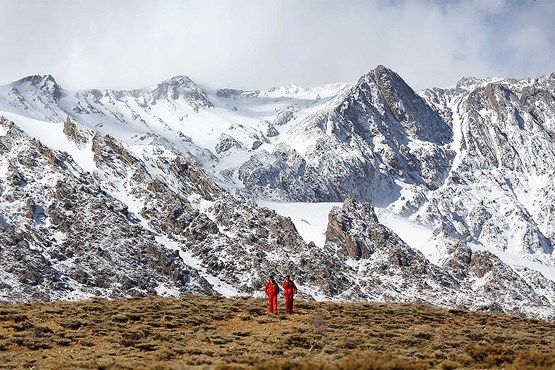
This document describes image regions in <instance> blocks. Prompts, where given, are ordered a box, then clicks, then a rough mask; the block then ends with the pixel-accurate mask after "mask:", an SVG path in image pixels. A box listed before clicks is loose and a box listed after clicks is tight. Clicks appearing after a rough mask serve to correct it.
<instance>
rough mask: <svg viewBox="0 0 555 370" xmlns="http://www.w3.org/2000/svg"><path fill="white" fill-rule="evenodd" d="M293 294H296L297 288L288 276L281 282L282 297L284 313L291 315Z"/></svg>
mask: <svg viewBox="0 0 555 370" xmlns="http://www.w3.org/2000/svg"><path fill="white" fill-rule="evenodd" d="M293 294H297V286H296V285H295V283H294V282H293V280H291V278H290V277H289V275H287V276H286V277H285V281H284V282H283V295H284V296H285V312H287V313H293Z"/></svg>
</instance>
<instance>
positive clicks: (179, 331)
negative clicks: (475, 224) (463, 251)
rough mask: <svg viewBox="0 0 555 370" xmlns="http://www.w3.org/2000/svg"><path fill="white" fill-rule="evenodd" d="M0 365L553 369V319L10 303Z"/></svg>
mask: <svg viewBox="0 0 555 370" xmlns="http://www.w3.org/2000/svg"><path fill="white" fill-rule="evenodd" d="M280 309H281V310H282V312H283V302H280ZM0 368H2V369H12V368H28V369H428V368H436V369H458V368H471V369H472V368H480V369H481V368H500V369H501V368H504V369H552V368H555V323H549V322H544V321H539V320H532V319H522V318H520V317H516V316H507V315H499V314H487V313H476V312H469V311H460V310H447V309H440V308H435V307H432V306H426V305H407V304H390V303H388V304H385V303H341V304H340V303H329V302H327V303H317V302H299V301H297V302H296V313H294V314H292V315H285V314H278V315H270V314H267V313H266V302H265V301H264V300H261V299H254V298H231V299H226V298H221V297H199V296H193V297H188V298H184V299H172V298H160V297H150V298H144V299H131V300H106V299H92V300H88V301H82V302H51V303H35V304H25V305H7V306H0Z"/></svg>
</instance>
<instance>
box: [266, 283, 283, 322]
mask: <svg viewBox="0 0 555 370" xmlns="http://www.w3.org/2000/svg"><path fill="white" fill-rule="evenodd" d="M279 290H280V289H279V285H278V284H277V283H276V281H275V280H274V275H270V281H268V282H267V283H266V285H264V293H266V295H267V296H268V306H269V307H268V309H269V311H270V313H273V314H276V313H277V296H278V293H279Z"/></svg>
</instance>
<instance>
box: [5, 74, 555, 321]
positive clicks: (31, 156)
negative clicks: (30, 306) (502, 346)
mask: <svg viewBox="0 0 555 370" xmlns="http://www.w3.org/2000/svg"><path fill="white" fill-rule="evenodd" d="M554 91H555V75H551V76H546V77H542V78H538V79H529V80H521V81H515V80H507V79H488V80H478V79H464V80H462V81H461V82H460V83H459V84H458V86H457V87H456V88H453V89H447V90H442V89H430V90H424V91H422V92H418V93H416V92H414V91H413V90H412V89H411V88H410V87H409V86H408V85H407V84H406V83H405V82H404V81H403V80H402V78H401V77H400V76H398V75H397V74H396V73H395V72H393V71H391V70H389V69H387V68H385V67H383V66H378V67H377V68H376V69H374V70H373V71H371V72H369V73H368V74H365V75H364V76H362V77H361V78H360V79H359V80H358V81H357V82H356V83H354V84H335V85H328V86H323V87H318V88H313V89H309V88H304V87H300V86H294V85H292V86H287V87H281V88H272V89H269V90H265V91H258V90H257V91H240V90H232V89H221V90H216V91H204V90H203V89H202V88H201V87H199V86H198V85H196V84H195V83H194V82H193V81H191V80H190V79H188V78H187V77H185V76H178V77H175V78H172V79H169V80H167V81H164V82H162V83H160V84H158V85H156V86H153V87H150V88H145V89H136V90H130V91H114V90H102V91H101V90H88V91H78V92H72V91H67V90H65V89H63V88H62V87H60V86H59V85H58V84H57V83H56V82H55V80H54V79H53V78H52V77H51V76H42V77H41V76H31V77H28V78H25V79H22V80H20V81H17V82H15V83H13V84H11V85H7V86H3V87H0V111H2V113H1V114H2V115H3V116H5V117H7V119H3V120H2V122H1V124H0V142H1V144H2V146H1V147H0V149H1V150H2V157H1V158H0V166H1V168H2V172H1V175H0V227H2V228H3V229H4V230H5V232H4V233H3V234H2V241H1V244H0V246H1V247H2V249H1V250H0V253H2V254H3V256H4V257H5V258H4V259H3V261H4V262H2V269H0V272H1V273H2V274H3V276H4V277H5V280H3V281H6V282H8V283H5V285H3V286H2V294H3V295H2V297H3V298H2V299H3V300H5V301H25V300H27V299H29V297H34V298H33V299H41V300H42V299H46V300H48V299H59V298H63V299H67V298H83V297H87V296H91V295H95V294H101V295H106V296H122V295H124V296H125V295H145V294H153V293H155V294H167V295H183V294H189V293H203V294H223V295H235V294H255V295H257V294H258V295H259V294H261V293H260V289H261V287H262V284H263V281H264V279H265V277H266V276H267V274H268V273H269V272H274V271H275V272H277V273H278V275H285V274H291V275H294V276H295V278H296V279H297V281H299V285H300V287H301V291H302V292H303V296H304V297H305V298H311V299H340V300H368V299H375V300H382V301H383V300H402V301H425V302H429V303H433V304H437V305H442V306H450V307H453V306H459V305H460V306H464V307H468V308H471V309H475V310H490V311H492V310H493V311H505V312H519V313H521V314H524V315H529V316H536V317H543V318H552V312H553V305H554V304H555V283H554V281H553V280H554V279H555V273H554V271H555V270H554V267H553V266H554V259H553V245H552V243H553V242H552V240H553V228H552V227H551V226H552V225H553V224H554V221H555V219H554V217H555V214H554V212H553V209H552V206H551V204H552V203H553V199H552V197H553V191H552V189H553V187H554V186H555V185H554V184H553V180H552V178H553V176H551V174H552V172H553V169H552V166H551V163H553V159H554V158H553V154H554V153H555V143H554V141H553V127H554V126H553V119H554V117H555V110H553V107H554V104H553V101H554V96H555V92H554ZM258 198H265V199H273V200H280V201H304V202H306V201H310V202H316V201H318V202H321V201H336V202H337V201H339V202H344V204H343V206H342V207H341V208H334V209H332V210H331V211H330V213H329V219H328V223H327V232H326V235H325V240H323V238H322V240H323V241H322V243H318V245H316V244H314V243H311V240H310V239H307V238H306V237H305V238H303V236H304V234H299V232H298V230H304V229H303V228H301V226H300V225H295V224H294V223H293V221H292V220H291V218H287V217H283V216H280V215H279V214H277V213H276V212H274V211H271V210H269V209H265V208H261V207H258V206H257V205H256V203H255V202H253V199H258ZM355 199H358V200H355ZM370 203H371V204H373V205H374V206H379V207H380V212H382V213H383V212H388V213H389V214H391V215H396V217H403V218H404V219H405V222H408V223H412V224H418V225H421V226H422V227H425V228H426V229H427V230H430V233H429V234H428V235H426V238H427V239H426V241H425V242H419V243H417V244H410V243H413V240H414V238H407V237H405V235H404V233H403V231H402V230H395V227H396V225H395V224H392V225H390V226H391V228H393V229H394V230H392V229H391V228H389V227H387V226H384V225H383V224H381V223H380V221H379V219H378V218H377V216H376V214H375V210H374V208H373V207H372V206H371V205H370ZM300 207H302V204H301V205H300ZM293 218H294V217H293ZM304 221H306V220H304ZM300 222H303V220H300ZM384 222H385V221H384ZM395 231H398V233H396V232H395ZM322 232H323V231H322ZM399 235H401V237H400V236H399ZM403 238H404V239H403ZM407 241H410V243H409V244H407ZM25 256H28V257H25ZM26 271H29V272H26ZM10 291H13V292H15V294H12V295H10V294H9V292H10Z"/></svg>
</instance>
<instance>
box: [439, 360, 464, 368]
mask: <svg viewBox="0 0 555 370" xmlns="http://www.w3.org/2000/svg"><path fill="white" fill-rule="evenodd" d="M440 366H441V369H443V370H455V369H458V368H460V367H462V365H461V364H460V363H458V362H456V361H451V360H446V361H443V362H442V363H441V364H440Z"/></svg>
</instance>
